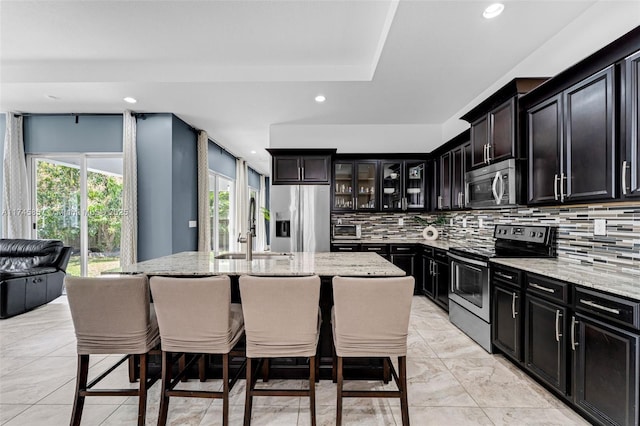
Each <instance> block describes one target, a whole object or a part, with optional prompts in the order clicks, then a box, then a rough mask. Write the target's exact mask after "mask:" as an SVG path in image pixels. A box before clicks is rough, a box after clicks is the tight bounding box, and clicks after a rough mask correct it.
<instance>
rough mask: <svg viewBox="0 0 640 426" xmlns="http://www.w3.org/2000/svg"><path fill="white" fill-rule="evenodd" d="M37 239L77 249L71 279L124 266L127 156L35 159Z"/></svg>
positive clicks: (32, 159) (33, 191)
mask: <svg viewBox="0 0 640 426" xmlns="http://www.w3.org/2000/svg"><path fill="white" fill-rule="evenodd" d="M29 166H30V177H31V194H32V201H31V205H32V207H33V210H34V211H35V215H34V216H33V224H34V226H33V229H32V234H33V237H34V238H38V239H58V240H62V242H63V243H64V244H65V245H67V246H70V247H72V255H71V259H70V260H69V265H68V267H67V273H68V274H69V275H76V276H90V277H94V276H99V275H100V274H101V273H102V272H103V271H106V270H108V269H113V268H117V267H119V266H120V229H121V221H122V216H123V215H124V214H126V212H124V211H123V210H122V156H121V155H119V156H114V155H113V154H110V155H85V154H69V155H55V156H54V155H47V156H30V161H29Z"/></svg>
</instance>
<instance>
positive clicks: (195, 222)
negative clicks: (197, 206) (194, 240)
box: [189, 220, 198, 228]
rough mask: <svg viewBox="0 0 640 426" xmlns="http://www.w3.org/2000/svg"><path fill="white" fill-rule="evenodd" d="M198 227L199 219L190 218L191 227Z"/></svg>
mask: <svg viewBox="0 0 640 426" xmlns="http://www.w3.org/2000/svg"><path fill="white" fill-rule="evenodd" d="M197 227H198V221H197V220H190V221H189V228H197Z"/></svg>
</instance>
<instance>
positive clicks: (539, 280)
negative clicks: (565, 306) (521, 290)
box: [526, 274, 570, 303]
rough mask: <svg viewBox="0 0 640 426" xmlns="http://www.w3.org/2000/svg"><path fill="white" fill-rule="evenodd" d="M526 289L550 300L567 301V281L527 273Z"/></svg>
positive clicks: (568, 286) (568, 287)
mask: <svg viewBox="0 0 640 426" xmlns="http://www.w3.org/2000/svg"><path fill="white" fill-rule="evenodd" d="M526 287H527V291H528V292H531V293H534V294H537V295H538V296H541V297H544V298H546V299H550V300H556V301H558V302H563V303H569V289H570V285H569V283H566V282H563V281H557V280H554V279H551V278H547V277H543V276H541V275H536V274H527V280H526Z"/></svg>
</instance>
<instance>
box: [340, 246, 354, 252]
mask: <svg viewBox="0 0 640 426" xmlns="http://www.w3.org/2000/svg"><path fill="white" fill-rule="evenodd" d="M338 250H339V251H353V249H352V248H351V247H338Z"/></svg>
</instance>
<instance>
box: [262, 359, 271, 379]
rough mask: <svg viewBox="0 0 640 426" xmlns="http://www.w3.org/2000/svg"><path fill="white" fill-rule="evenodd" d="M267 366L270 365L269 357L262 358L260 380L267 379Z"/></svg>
mask: <svg viewBox="0 0 640 426" xmlns="http://www.w3.org/2000/svg"><path fill="white" fill-rule="evenodd" d="M269 367H271V363H270V362H269V358H262V381H263V382H268V381H269Z"/></svg>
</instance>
